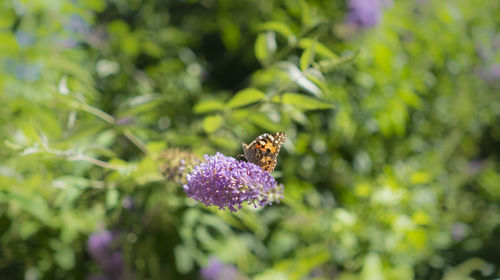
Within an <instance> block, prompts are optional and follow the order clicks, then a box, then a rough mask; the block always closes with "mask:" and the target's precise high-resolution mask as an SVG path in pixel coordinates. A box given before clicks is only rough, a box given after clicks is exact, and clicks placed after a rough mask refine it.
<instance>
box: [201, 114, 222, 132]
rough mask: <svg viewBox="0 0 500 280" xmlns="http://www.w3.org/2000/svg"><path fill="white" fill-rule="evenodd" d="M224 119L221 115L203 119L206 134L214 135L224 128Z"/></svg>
mask: <svg viewBox="0 0 500 280" xmlns="http://www.w3.org/2000/svg"><path fill="white" fill-rule="evenodd" d="M222 122H223V118H222V116H221V115H211V116H207V117H205V118H204V119H203V129H204V130H205V132H206V133H212V132H215V131H216V130H218V129H219V128H220V127H221V126H222Z"/></svg>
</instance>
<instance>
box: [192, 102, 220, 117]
mask: <svg viewBox="0 0 500 280" xmlns="http://www.w3.org/2000/svg"><path fill="white" fill-rule="evenodd" d="M223 109H224V103H223V102H222V101H219V100H214V99H208V100H203V101H200V102H199V103H197V104H196V105H194V107H193V112H194V113H196V114H204V113H211V112H214V111H220V110H223Z"/></svg>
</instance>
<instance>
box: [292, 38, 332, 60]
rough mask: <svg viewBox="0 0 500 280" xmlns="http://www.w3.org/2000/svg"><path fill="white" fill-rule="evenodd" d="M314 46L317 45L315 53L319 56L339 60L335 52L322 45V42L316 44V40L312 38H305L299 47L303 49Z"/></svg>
mask: <svg viewBox="0 0 500 280" xmlns="http://www.w3.org/2000/svg"><path fill="white" fill-rule="evenodd" d="M312 44H315V51H316V53H317V54H318V55H320V56H324V57H326V58H330V59H338V55H336V54H335V53H334V52H333V51H331V50H330V49H329V48H328V47H326V46H325V45H323V44H321V43H320V42H315V40H313V39H310V38H304V39H301V40H300V41H299V46H300V47H301V48H302V49H307V48H310V47H311V45H312Z"/></svg>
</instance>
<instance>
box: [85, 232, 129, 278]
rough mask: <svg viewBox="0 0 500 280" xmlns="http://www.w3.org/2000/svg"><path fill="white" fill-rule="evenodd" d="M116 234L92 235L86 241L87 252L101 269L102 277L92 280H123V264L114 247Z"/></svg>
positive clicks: (101, 233) (121, 257)
mask: <svg viewBox="0 0 500 280" xmlns="http://www.w3.org/2000/svg"><path fill="white" fill-rule="evenodd" d="M115 241H116V234H114V233H112V232H111V231H109V230H106V231H102V232H97V233H93V234H91V235H90V237H89V239H88V241H87V250H88V252H89V254H90V256H91V257H92V259H94V261H95V262H96V263H97V264H98V265H99V266H100V267H101V269H102V271H103V275H101V276H97V277H94V279H111V280H112V279H123V278H124V277H123V276H124V269H125V262H124V259H123V255H122V253H121V252H120V250H119V249H118V248H115V246H114V245H116V244H115V243H116V242H115Z"/></svg>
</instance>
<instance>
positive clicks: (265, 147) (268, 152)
mask: <svg viewBox="0 0 500 280" xmlns="http://www.w3.org/2000/svg"><path fill="white" fill-rule="evenodd" d="M285 140H286V134H285V133H284V132H276V133H272V134H269V133H265V134H262V135H261V136H259V137H257V138H256V139H255V140H253V141H252V142H251V143H250V144H248V145H247V144H244V143H243V144H242V145H243V153H244V154H245V158H246V159H247V160H248V161H249V162H251V163H253V164H256V165H258V166H260V167H262V169H264V170H265V171H269V172H271V171H273V170H274V167H276V163H277V159H276V158H277V156H278V153H279V151H280V148H281V145H283V143H284V142H285Z"/></svg>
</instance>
